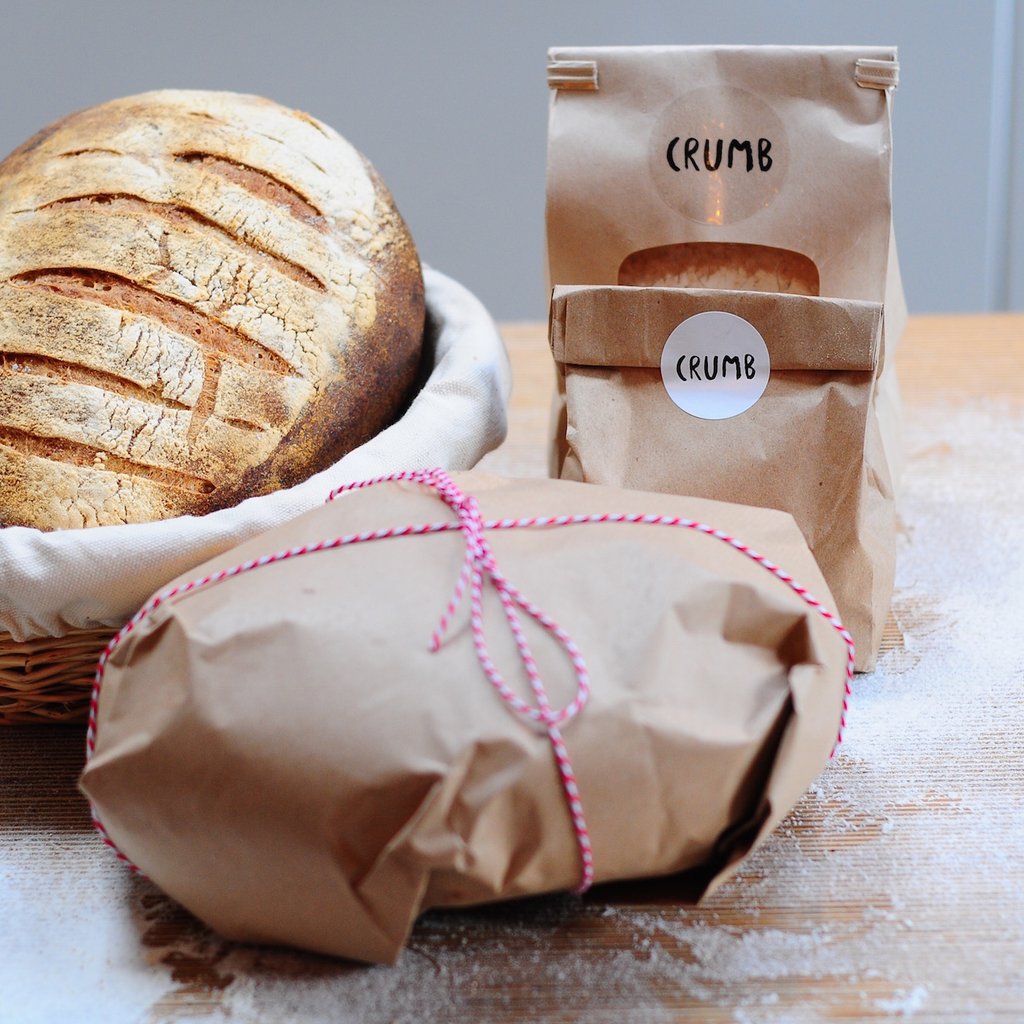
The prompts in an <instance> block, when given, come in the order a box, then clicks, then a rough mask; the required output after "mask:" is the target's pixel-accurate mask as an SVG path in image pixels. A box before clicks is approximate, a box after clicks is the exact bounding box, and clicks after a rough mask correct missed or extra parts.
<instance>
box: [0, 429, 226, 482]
mask: <svg viewBox="0 0 1024 1024" xmlns="http://www.w3.org/2000/svg"><path fill="white" fill-rule="evenodd" d="M0 448H11V449H13V450H14V451H16V452H18V453H19V454H21V455H24V456H29V457H35V458H38V459H46V460H47V461H48V462H57V463H63V464H64V465H67V466H77V467H84V468H87V469H92V470H97V471H102V472H107V473H114V474H115V475H117V476H128V477H135V478H136V479H139V480H147V481H148V482H150V483H153V484H156V485H157V486H159V487H169V488H172V489H174V490H177V491H187V492H188V493H190V494H212V493H213V492H214V491H215V490H216V489H217V486H216V484H214V483H213V482H212V481H210V480H204V479H203V478H202V477H201V476H196V475H194V474H192V473H184V472H182V471H181V470H177V469H171V468H169V467H165V466H150V465H146V464H144V463H141V462H135V461H134V460H133V459H126V458H123V457H122V456H120V455H114V454H113V453H112V452H103V453H100V454H101V456H102V458H101V460H100V462H99V463H97V450H96V448H94V447H93V446H91V445H87V444H79V443H78V442H76V441H68V440H66V439H65V438H63V437H44V436H42V435H39V434H32V433H29V432H28V431H26V430H17V429H16V428H14V427H0Z"/></svg>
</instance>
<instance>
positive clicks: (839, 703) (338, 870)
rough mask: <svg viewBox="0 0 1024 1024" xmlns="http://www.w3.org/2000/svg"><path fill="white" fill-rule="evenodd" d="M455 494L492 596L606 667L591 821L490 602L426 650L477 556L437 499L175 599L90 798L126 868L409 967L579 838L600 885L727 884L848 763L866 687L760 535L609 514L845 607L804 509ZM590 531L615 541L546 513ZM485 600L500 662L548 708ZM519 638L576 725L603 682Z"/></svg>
mask: <svg viewBox="0 0 1024 1024" xmlns="http://www.w3.org/2000/svg"><path fill="white" fill-rule="evenodd" d="M456 480H457V483H458V485H459V486H461V488H462V491H463V492H464V494H463V496H462V497H461V498H460V501H459V503H458V508H459V510H460V513H459V514H460V515H461V516H465V517H468V520H471V519H472V516H473V511H474V505H473V502H472V501H470V500H468V498H466V497H465V495H470V494H471V495H473V496H475V498H476V499H477V500H478V501H479V507H480V509H481V514H482V517H483V519H484V520H489V521H490V525H489V527H488V528H486V529H484V530H483V531H482V532H481V534H480V535H479V536H482V537H483V538H484V541H485V542H486V544H488V545H489V546H490V554H491V555H493V558H494V559H495V561H496V566H495V567H494V568H495V572H496V573H498V576H497V577H496V578H499V579H502V580H506V579H507V580H510V581H511V583H512V584H514V586H515V587H517V588H519V592H521V594H522V595H524V598H525V599H528V600H529V601H530V602H533V605H534V606H538V607H539V609H540V610H542V611H543V612H544V613H546V615H548V616H550V617H551V618H553V619H555V620H557V623H558V625H559V626H560V627H561V628H562V629H563V630H564V631H565V634H567V636H568V637H570V638H571V640H572V642H574V643H575V645H576V648H573V650H576V649H577V648H578V652H579V655H578V657H579V658H582V659H584V660H585V662H586V667H587V669H588V671H589V700H587V701H586V703H585V704H584V705H583V706H582V710H580V711H579V712H578V713H577V714H575V715H574V716H573V715H568V716H567V717H566V718H565V719H564V720H563V721H561V722H560V723H558V728H559V729H560V736H561V737H562V740H563V743H564V752H565V763H566V764H567V765H568V766H569V770H570V772H571V773H572V775H573V778H574V785H575V786H576V787H578V794H579V799H580V800H581V801H582V810H581V812H580V820H581V821H582V823H583V824H582V826H580V824H579V821H578V820H577V817H576V814H575V811H574V810H573V809H572V806H571V804H570V803H569V802H568V801H567V793H568V791H569V788H570V787H569V783H568V779H567V777H566V776H565V775H563V774H562V773H561V772H560V770H559V768H558V767H556V766H559V765H562V761H561V760H559V759H558V757H557V751H556V750H555V745H554V743H553V740H552V737H551V735H550V734H549V732H548V728H547V721H546V720H545V721H543V722H540V723H538V722H536V721H532V720H530V719H529V718H528V717H527V716H526V715H525V714H522V713H517V712H516V711H515V710H514V709H513V708H512V707H510V706H509V702H508V701H506V700H504V699H503V698H502V697H501V696H500V695H499V693H498V692H496V690H495V688H494V686H493V685H491V682H493V681H491V682H489V679H488V676H487V675H486V674H485V671H484V669H483V667H482V665H483V662H482V661H481V658H480V654H479V652H478V651H477V649H476V647H475V642H476V641H477V640H478V639H479V638H477V637H475V636H474V629H473V628H472V623H471V621H470V616H469V612H468V609H467V608H466V607H464V606H463V605H458V606H457V607H456V608H455V609H454V611H451V610H450V611H449V612H447V613H445V617H446V618H447V619H449V620H450V624H449V626H448V628H447V631H446V632H444V633H443V636H442V638H441V644H440V647H439V649H438V650H437V651H436V652H435V651H433V650H432V649H431V644H430V638H431V636H432V634H433V633H434V632H435V631H436V630H437V629H438V620H439V617H440V616H441V615H442V613H444V612H445V602H446V600H447V598H448V596H449V595H450V594H451V593H452V590H451V588H452V586H453V584H454V582H455V580H456V578H457V577H458V575H459V572H460V566H463V565H464V564H465V558H466V550H467V539H470V540H472V538H467V535H465V534H464V533H463V532H462V531H460V530H459V529H458V528H455V529H447V528H445V529H438V530H434V529H431V530H430V531H426V532H420V531H407V530H402V529H401V528H403V527H406V526H407V525H408V524H435V523H437V524H441V525H442V526H443V527H451V526H452V524H453V523H456V516H455V514H454V513H453V512H452V511H451V509H449V508H447V507H446V506H445V504H443V503H442V501H440V500H439V497H438V494H437V493H436V492H435V491H434V490H432V489H431V488H430V487H427V486H422V485H420V484H415V483H411V482H399V483H383V484H378V485H376V486H373V487H369V488H367V489H365V490H358V491H355V492H353V493H350V494H347V495H345V496H343V497H341V498H340V499H338V500H336V501H334V502H333V503H332V504H329V505H325V506H324V507H323V508H321V509H317V510H314V511H312V512H310V513H307V514H305V515H303V516H301V517H299V518H297V519H295V520H293V521H292V522H290V523H288V524H287V525H286V526H283V527H281V528H278V529H275V530H273V531H271V532H270V533H268V534H266V535H264V536H262V537H259V538H256V539H255V540H253V541H251V542H248V543H246V544H244V545H242V546H240V547H239V548H236V549H235V550H234V551H233V552H232V553H231V555H230V557H228V558H224V557H222V558H219V559H216V560H215V561H213V562H211V563H209V564H207V565H206V566H205V567H203V569H202V572H201V573H200V576H204V577H205V582H202V583H200V584H199V585H194V586H189V585H187V584H186V581H184V580H182V581H178V583H176V584H174V585H173V586H172V587H171V588H170V590H169V591H167V592H165V595H164V596H163V597H162V598H161V597H158V598H155V599H154V600H152V601H151V602H150V603H149V604H148V605H147V606H146V607H145V608H144V609H143V610H142V611H141V612H140V614H139V615H138V616H137V617H136V619H135V620H134V625H133V626H132V627H131V630H130V632H129V633H127V634H125V635H124V636H123V637H122V638H121V639H120V640H119V641H118V643H117V645H116V647H115V648H114V651H113V654H112V655H111V657H110V658H109V661H108V663H107V665H106V667H105V672H104V675H103V678H102V688H101V690H100V699H99V714H98V719H97V720H96V722H95V723H94V724H93V732H92V736H93V739H92V741H91V743H92V745H93V746H94V751H93V754H92V756H91V758H90V760H89V763H88V766H87V768H86V771H85V774H84V777H83V787H84V789H85V791H86V792H87V794H88V795H89V797H90V799H91V800H92V801H93V805H94V811H95V813H96V814H97V815H98V817H99V819H100V820H102V822H103V823H104V828H105V830H106V832H107V835H108V837H109V838H110V840H111V841H112V842H113V843H116V845H117V846H118V847H119V848H120V850H121V852H122V853H123V855H124V856H125V857H127V858H129V859H130V860H131V861H133V862H134V863H135V864H137V865H138V866H139V867H140V868H141V869H142V870H144V871H145V872H146V873H147V874H148V875H149V876H150V877H152V879H153V880H154V881H155V882H156V883H157V884H158V885H160V886H161V887H162V888H164V889H165V890H166V891H167V892H168V893H169V894H170V895H172V896H173V897H175V898H176V899H178V900H179V901H181V902H182V903H183V904H184V905H185V906H186V907H188V908H189V909H190V910H192V911H193V912H194V913H196V914H197V915H198V916H199V917H201V918H203V919H204V920H205V921H207V922H208V923H210V924H211V925H213V926H214V927H215V928H217V929H218V930H220V931H221V932H222V933H223V934H224V935H226V936H229V937H231V938H236V939H244V940H255V941H264V942H273V943H287V944H291V945H296V946H300V947H305V948H309V949H313V950H319V951H323V952H327V953H333V954H338V955H342V956H346V957H354V958H358V959H362V960H369V961H393V960H394V959H395V958H396V957H397V955H398V953H399V951H400V949H401V947H402V944H403V942H404V941H405V938H406V936H407V934H408V932H409V929H410V927H411V926H412V924H413V921H414V919H415V918H416V916H417V914H418V913H419V911H420V910H421V909H422V908H425V907H431V906H448V905H459V904H468V903H477V902H485V901H491V900H498V899H505V898H509V897H514V896H522V895H525V894H529V893H541V892H546V891H552V890H558V889H564V888H567V887H572V886H575V885H577V884H578V883H579V882H580V880H581V878H582V877H583V865H584V844H583V841H582V838H581V836H582V835H583V834H585V835H586V836H587V837H588V843H589V849H590V850H591V851H592V864H593V872H594V878H595V879H596V880H597V881H604V880H610V879H619V878H629V877H636V876H641V875H659V874H667V873H672V872H680V871H686V870H687V869H699V870H700V872H701V873H700V879H701V881H700V888H701V889H705V888H707V887H708V886H710V885H714V884H717V883H718V882H720V881H721V880H722V879H723V878H725V877H727V876H728V874H729V873H730V872H731V871H733V870H734V869H735V867H736V865H737V863H738V862H739V860H740V859H741V858H742V857H743V856H745V855H746V854H747V853H748V852H749V850H750V849H751V848H752V847H753V846H754V845H755V844H756V843H758V842H759V841H760V840H761V839H763V838H764V836H765V835H767V833H768V832H769V831H771V829H773V828H774V827H775V826H776V825H777V824H778V823H779V821H780V820H781V819H782V817H783V816H784V815H785V814H786V813H787V812H788V811H789V810H790V808H791V807H792V806H793V804H794V803H795V801H796V800H797V799H798V797H799V796H800V795H801V793H802V792H803V791H804V790H805V788H806V787H807V785H808V784H809V783H810V782H811V780H812V779H813V778H814V777H815V775H816V774H817V773H818V772H819V770H820V769H821V767H822V765H823V763H824V761H825V759H826V758H827V757H828V755H829V751H830V749H831V748H832V746H833V743H834V741H835V739H836V733H837V728H838V727H839V725H840V721H841V715H842V709H843V707H844V706H845V698H844V692H845V686H846V679H847V670H848V669H849V668H850V660H849V659H850V652H849V650H848V647H847V643H846V641H845V640H844V639H843V638H842V636H841V635H840V634H839V632H838V631H837V629H836V627H835V626H834V625H833V624H831V623H830V622H829V621H828V619H827V618H826V617H825V616H824V615H822V614H821V613H820V612H819V611H818V610H817V609H816V607H815V606H814V605H813V604H811V603H808V601H807V600H805V599H804V598H803V597H801V596H800V593H799V592H798V591H797V590H796V589H794V588H793V587H791V586H790V585H788V584H787V583H786V582H784V580H783V579H782V578H781V576H780V575H778V574H776V573H774V572H773V571H771V569H770V568H766V567H765V565H764V564H762V563H761V562H759V561H755V560H754V559H753V557H751V556H750V555H748V554H744V553H743V550H742V549H741V548H740V546H739V541H737V542H736V546H734V545H733V544H731V543H730V542H728V541H726V540H723V539H722V537H721V536H712V535H710V534H709V533H708V532H706V530H707V529H708V528H705V532H702V531H701V530H698V529H694V528H689V527H687V526H685V525H679V524H678V523H676V524H670V523H665V522H661V523H653V522H650V521H648V522H644V523H638V522H630V521H607V520H608V517H609V515H610V514H618V516H619V517H620V519H623V520H624V517H625V515H626V514H628V513H644V514H654V513H657V514H660V515H661V516H667V517H690V518H693V519H696V520H701V521H704V522H705V523H707V524H711V526H714V527H715V528H717V529H720V530H722V531H727V533H728V534H729V535H731V536H733V537H738V538H740V539H741V540H742V541H745V542H746V543H748V544H753V545H754V546H755V547H756V548H757V550H758V551H759V552H762V553H764V555H770V556H771V557H772V559H774V560H775V561H776V562H777V563H778V564H779V565H781V566H783V567H784V568H785V570H786V571H788V572H789V573H791V574H792V575H793V576H795V577H796V578H797V579H798V580H800V581H801V582H802V583H804V584H805V585H807V586H809V587H810V588H811V589H812V591H813V592H814V593H815V594H817V595H818V596H819V597H821V598H822V599H823V600H825V601H827V600H828V597H827V590H826V588H825V584H824V581H823V580H822V579H821V576H820V574H819V573H818V571H817V568H816V566H815V564H814V562H813V559H812V558H811V557H810V554H809V552H808V551H807V548H806V545H805V544H804V542H803V540H802V538H801V536H800V534H799V531H798V530H797V529H796V527H795V525H794V524H793V521H792V519H791V518H790V517H789V516H788V515H785V514H783V513H779V512H773V511H766V510H756V509H748V508H742V507H738V506H730V505H726V504H721V503H714V502H707V501H700V500H691V499H682V498H676V497H669V496H664V495H643V494H636V493H630V492H624V491H620V490H612V489H606V488H600V487H592V486H581V485H578V484H572V483H564V482H559V481H539V482H526V481H503V480H500V479H498V478H494V477H490V476H487V475H485V474H479V473H466V474H458V475H457V477H456ZM580 514H588V515H595V516H596V515H600V516H601V517H602V518H603V520H604V521H601V522H586V523H576V524H569V525H564V524H563V525H559V524H557V523H548V524H547V525H545V524H544V523H541V524H538V523H537V522H536V518H535V517H544V516H547V517H559V516H561V517H567V516H571V515H580ZM524 517H531V518H530V520H529V521H527V522H522V523H518V524H513V523H512V522H511V521H513V520H520V519H523V518H524ZM468 520H467V521H468ZM396 532H400V533H401V534H402V535H399V536H395V535H394V533H396ZM381 533H386V534H387V536H385V537H383V538H382V537H381ZM410 534H411V535H410ZM360 535H362V536H360ZM331 538H347V539H346V540H344V541H342V540H338V541H336V542H331V543H324V542H325V541H330V539H331ZM311 546H312V550H311ZM273 552H277V553H278V554H277V555H275V556H274V557H273V558H270V557H268V556H270V554H271V553H273ZM478 553H479V554H480V556H481V558H484V556H485V555H486V554H487V552H478ZM759 557H763V556H759ZM484 560H485V561H486V559H484ZM487 564H490V563H487ZM231 567H240V568H237V569H233V568H231ZM228 569H230V570H231V571H228V572H224V571H223V570H228ZM217 573H220V575H219V576H217V577H216V579H217V580H219V582H217V581H214V582H210V576H212V575H213V574H217ZM502 574H503V575H502ZM487 577H488V582H487V586H486V589H485V591H484V593H483V596H482V611H481V615H482V626H481V628H482V631H483V632H482V636H483V642H484V645H485V647H486V652H487V655H488V656H489V657H490V658H492V659H493V663H494V664H495V665H496V666H497V669H498V670H499V671H500V672H501V673H502V674H503V676H504V677H505V679H506V680H507V686H508V687H509V688H510V689H511V690H512V691H514V692H515V694H518V695H519V697H520V698H521V699H522V700H523V701H524V702H525V703H526V705H529V706H537V705H539V704H540V703H541V701H540V698H539V697H536V698H535V697H534V696H532V695H531V689H530V687H529V686H528V685H527V684H526V675H525V670H524V667H523V664H524V663H523V660H522V658H521V656H520V653H519V651H518V650H517V646H516V643H515V641H514V638H513V633H512V630H511V629H510V626H509V623H508V621H507V620H506V618H505V614H504V612H503V605H502V602H501V600H500V599H499V597H498V595H497V593H496V589H495V585H494V583H493V582H491V576H490V572H489V571H488V573H487ZM196 578H197V579H198V578H199V577H196ZM471 592H472V587H470V588H469V594H471ZM469 594H467V597H466V602H465V603H468V601H469ZM520 620H521V622H522V623H524V625H523V626H522V631H523V633H524V635H525V637H526V639H527V641H528V643H529V646H530V648H531V650H532V655H533V657H534V658H535V659H536V665H537V666H538V671H539V675H540V678H541V679H542V681H543V687H544V692H545V693H546V694H547V695H548V699H549V707H550V708H551V713H552V715H555V713H556V712H558V711H559V710H560V709H564V708H567V707H570V706H572V705H573V702H574V700H578V698H579V694H580V692H581V691H580V679H579V677H578V675H577V673H578V672H580V671H581V669H580V662H579V661H578V658H577V656H576V655H573V658H570V657H569V652H568V651H567V649H566V647H563V646H562V644H561V642H560V641H558V640H556V639H555V638H553V637H552V635H551V634H550V633H549V632H548V631H547V630H546V629H545V628H542V626H541V625H539V624H538V622H537V621H536V620H535V619H533V618H531V617H530V615H529V614H528V613H527V612H526V611H522V610H521V611H520ZM574 659H577V660H574ZM851 671H852V669H851ZM552 720H553V719H552Z"/></svg>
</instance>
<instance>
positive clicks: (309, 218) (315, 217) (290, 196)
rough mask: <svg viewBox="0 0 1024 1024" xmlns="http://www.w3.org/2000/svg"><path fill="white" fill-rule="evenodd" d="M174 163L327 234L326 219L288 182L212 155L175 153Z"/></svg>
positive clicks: (236, 161) (321, 212)
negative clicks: (215, 177)
mask: <svg viewBox="0 0 1024 1024" xmlns="http://www.w3.org/2000/svg"><path fill="white" fill-rule="evenodd" d="M174 159H175V160H181V161H183V162H185V163H189V164H195V163H200V164H202V165H203V167H204V169H205V170H208V171H212V172H213V173H214V174H219V175H221V177H223V178H227V179H228V181H231V182H234V184H236V185H241V187H242V188H244V189H245V190H246V191H247V192H251V193H252V194H253V195H254V196H257V197H258V198H260V199H266V200H268V201H269V202H272V203H274V204H275V205H277V206H280V207H283V208H284V209H286V210H287V211H288V212H289V213H290V214H291V215H292V216H293V217H295V218H296V219H297V220H301V221H303V222H304V223H306V224H309V225H310V226H311V227H314V228H316V229H317V231H321V232H324V233H326V232H327V231H328V225H327V218H326V217H325V216H324V214H323V211H321V210H320V209H319V208H318V207H317V206H316V205H315V204H314V203H313V202H312V201H311V200H310V199H309V198H308V197H306V196H304V195H303V194H302V193H301V192H300V191H299V190H298V189H297V188H295V186H294V185H289V184H288V182H286V181H282V180H281V179H280V178H276V177H275V176H274V175H273V174H270V173H269V172H268V171H263V170H260V168H258V167H250V166H249V164H243V163H241V162H240V161H238V160H229V159H228V158H227V157H223V156H218V155H216V154H215V153H202V152H186V153H176V154H175V155H174Z"/></svg>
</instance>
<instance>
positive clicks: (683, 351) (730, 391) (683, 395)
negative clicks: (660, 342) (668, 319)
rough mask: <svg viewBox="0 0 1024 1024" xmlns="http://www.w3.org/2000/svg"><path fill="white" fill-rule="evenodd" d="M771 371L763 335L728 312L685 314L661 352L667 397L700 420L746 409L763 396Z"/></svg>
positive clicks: (737, 413)
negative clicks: (684, 317)
mask: <svg viewBox="0 0 1024 1024" xmlns="http://www.w3.org/2000/svg"><path fill="white" fill-rule="evenodd" d="M770 374H771V360H770V359H769V356H768V347H767V346H766V345H765V343H764V338H762V337H761V335H760V333H759V332H758V330H757V328H756V327H754V326H753V325H752V324H750V323H748V322H747V321H746V320H744V319H743V317H740V316H735V315H734V314H732V313H722V312H719V311H714V312H707V313H697V314H696V315H694V316H691V317H689V318H687V319H686V320H684V321H683V322H682V323H681V324H680V325H679V326H678V327H677V328H676V329H675V330H674V331H673V332H672V333H671V334H670V335H669V336H668V341H666V342H665V347H664V349H662V352H661V379H662V380H663V381H664V382H665V390H666V391H667V392H668V395H669V398H671V399H672V401H673V402H675V404H676V405H678V406H679V408H680V409H683V410H684V411H685V412H688V413H689V414H690V415H691V416H699V417H700V418H701V419H705V420H724V419H728V418H729V417H730V416H738V415H739V414H740V413H741V412H746V411H747V409H749V408H750V407H751V406H752V405H753V404H754V403H755V402H756V401H757V400H758V399H759V398H760V397H761V395H763V394H764V389H765V387H767V385H768V377H769V375H770Z"/></svg>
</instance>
